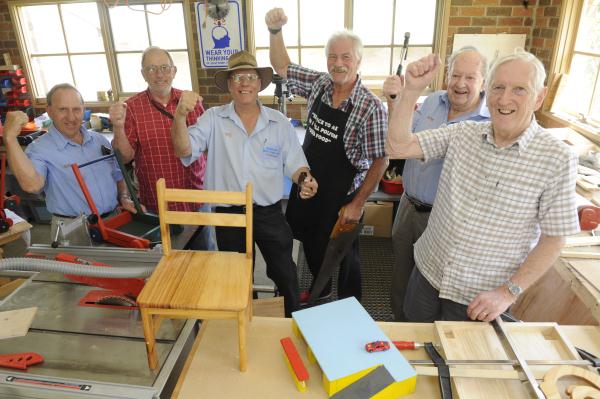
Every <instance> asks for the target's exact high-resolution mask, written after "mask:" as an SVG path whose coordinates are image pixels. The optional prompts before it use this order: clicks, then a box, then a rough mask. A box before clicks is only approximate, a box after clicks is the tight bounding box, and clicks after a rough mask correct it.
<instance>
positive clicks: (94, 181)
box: [25, 126, 123, 216]
mask: <svg viewBox="0 0 600 399" xmlns="http://www.w3.org/2000/svg"><path fill="white" fill-rule="evenodd" d="M80 132H81V134H82V135H83V142H82V144H77V143H75V142H73V141H71V140H69V139H67V138H66V137H65V136H63V135H62V134H61V133H60V132H59V131H58V130H57V129H56V128H55V127H54V126H52V127H51V128H50V129H49V130H48V133H46V134H44V135H43V136H41V137H40V138H39V139H37V140H36V141H34V142H33V143H31V144H29V146H27V149H26V150H25V153H26V154H27V156H28V157H29V159H31V162H32V163H33V166H34V167H35V170H36V171H37V172H38V173H39V174H40V175H42V176H43V177H44V179H45V184H44V187H43V191H44V193H45V194H46V207H47V208H48V211H49V212H51V213H56V214H60V215H66V216H77V215H79V214H81V213H85V214H86V215H89V214H90V213H91V210H90V208H89V206H88V204H87V202H86V200H85V197H84V196H83V192H82V191H81V188H80V187H79V184H78V183H77V180H76V179H75V174H74V173H73V170H72V169H71V164H73V163H77V164H82V163H85V162H89V161H92V160H94V159H97V158H100V157H101V156H102V149H101V146H102V145H104V146H106V147H109V148H110V143H109V141H108V139H106V137H104V136H102V135H101V134H99V133H96V132H92V131H88V130H86V129H84V128H83V127H82V128H81V129H80ZM80 170H81V174H82V176H83V179H84V181H85V183H86V185H87V187H88V190H89V191H90V194H91V196H92V198H93V199H94V203H95V204H96V208H98V212H100V213H101V214H102V213H106V212H110V211H112V210H113V209H115V208H116V206H117V205H118V200H117V182H119V181H121V180H123V175H122V174H121V170H120V169H119V166H118V164H117V162H116V160H115V159H114V158H109V159H107V160H104V161H100V162H96V163H94V164H91V165H88V166H85V167H83V168H81V169H80Z"/></svg>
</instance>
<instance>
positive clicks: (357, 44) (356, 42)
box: [325, 29, 363, 61]
mask: <svg viewBox="0 0 600 399" xmlns="http://www.w3.org/2000/svg"><path fill="white" fill-rule="evenodd" d="M342 39H348V40H350V41H352V47H353V49H354V55H355V56H356V58H358V60H359V61H360V60H362V56H363V44H362V40H360V37H358V36H357V35H356V34H355V33H354V32H352V31H349V30H347V29H344V30H340V31H337V32H335V33H334V34H332V35H331V37H330V38H329V40H328V41H327V45H326V46H325V56H326V57H327V56H329V48H330V47H331V44H332V43H333V42H336V41H338V40H342Z"/></svg>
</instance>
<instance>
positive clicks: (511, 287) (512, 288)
mask: <svg viewBox="0 0 600 399" xmlns="http://www.w3.org/2000/svg"><path fill="white" fill-rule="evenodd" d="M504 284H505V285H506V287H507V288H508V292H510V293H511V294H512V295H513V296H515V297H518V296H519V295H521V294H522V293H523V288H521V286H519V285H517V284H515V283H513V282H512V281H510V280H506V283H504Z"/></svg>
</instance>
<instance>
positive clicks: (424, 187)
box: [402, 90, 490, 205]
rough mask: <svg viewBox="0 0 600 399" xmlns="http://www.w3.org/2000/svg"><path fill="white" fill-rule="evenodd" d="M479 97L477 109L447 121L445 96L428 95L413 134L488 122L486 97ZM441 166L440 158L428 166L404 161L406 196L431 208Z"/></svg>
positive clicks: (446, 95)
mask: <svg viewBox="0 0 600 399" xmlns="http://www.w3.org/2000/svg"><path fill="white" fill-rule="evenodd" d="M480 97H481V102H480V103H479V107H477V108H476V109H475V110H474V111H473V112H470V113H467V114H464V115H461V116H459V117H457V118H455V119H452V120H450V121H449V120H448V113H449V112H450V101H449V100H448V93H447V92H446V91H445V90H442V91H436V92H435V93H432V94H430V95H429V96H428V97H427V98H426V99H425V101H424V102H423V104H422V105H421V106H420V107H419V109H418V110H417V111H415V113H414V115H413V127H412V129H413V132H414V133H416V132H420V131H422V130H429V129H437V128H438V127H442V126H445V125H451V124H453V123H456V122H461V121H465V120H471V121H487V120H489V119H490V113H489V111H488V109H487V106H486V105H485V96H484V95H483V93H482V94H481V95H480ZM443 166H444V159H443V158H438V159H432V160H430V161H427V162H423V161H421V160H419V159H407V160H406V163H405V164H404V171H403V172H402V183H403V185H404V191H405V192H406V194H407V195H409V196H411V197H412V198H416V199H417V200H419V201H421V202H423V203H425V204H430V205H432V204H433V201H434V200H435V195H436V193H437V189H438V182H439V180H440V174H441V173H442V167H443Z"/></svg>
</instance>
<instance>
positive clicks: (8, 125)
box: [4, 111, 29, 140]
mask: <svg viewBox="0 0 600 399" xmlns="http://www.w3.org/2000/svg"><path fill="white" fill-rule="evenodd" d="M27 122H29V117H28V116H27V114H26V113H25V112H23V111H10V112H8V113H7V114H6V120H5V121H4V139H5V140H6V139H9V138H14V137H17V136H18V135H19V133H21V127H22V126H23V125H24V124H26V123H27Z"/></svg>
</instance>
